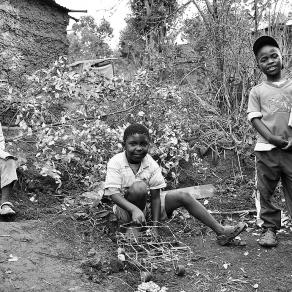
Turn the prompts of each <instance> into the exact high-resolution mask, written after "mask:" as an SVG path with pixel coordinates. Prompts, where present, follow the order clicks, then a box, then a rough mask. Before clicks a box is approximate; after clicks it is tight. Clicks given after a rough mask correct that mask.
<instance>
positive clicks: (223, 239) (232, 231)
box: [217, 222, 247, 245]
mask: <svg viewBox="0 0 292 292" xmlns="http://www.w3.org/2000/svg"><path fill="white" fill-rule="evenodd" d="M246 227H247V225H246V223H243V222H240V223H238V224H237V225H236V226H224V232H223V233H222V234H218V235H217V242H218V244H219V245H227V244H229V243H230V242H231V241H232V240H233V239H234V238H235V237H236V236H238V235H239V234H240V233H241V232H242V231H244V230H245V228H246Z"/></svg>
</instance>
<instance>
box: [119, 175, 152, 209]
mask: <svg viewBox="0 0 292 292" xmlns="http://www.w3.org/2000/svg"><path fill="white" fill-rule="evenodd" d="M147 194H148V190H147V185H146V183H145V182H143V181H137V182H134V183H133V184H132V185H131V187H130V188H129V189H128V191H127V193H126V194H125V198H126V199H127V200H128V201H129V202H131V203H132V204H134V205H136V206H137V207H138V208H139V209H140V210H142V211H143V210H144V209H145V207H146V201H147Z"/></svg>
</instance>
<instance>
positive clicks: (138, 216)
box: [132, 207, 146, 224]
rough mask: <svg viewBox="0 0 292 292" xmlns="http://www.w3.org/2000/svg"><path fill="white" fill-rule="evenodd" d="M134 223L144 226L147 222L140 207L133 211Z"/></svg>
mask: <svg viewBox="0 0 292 292" xmlns="http://www.w3.org/2000/svg"><path fill="white" fill-rule="evenodd" d="M132 221H133V223H136V224H143V223H145V221H146V220H145V216H144V213H143V212H142V211H141V209H139V208H138V207H137V208H135V209H134V210H133V211H132Z"/></svg>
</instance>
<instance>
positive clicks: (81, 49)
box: [68, 16, 113, 61]
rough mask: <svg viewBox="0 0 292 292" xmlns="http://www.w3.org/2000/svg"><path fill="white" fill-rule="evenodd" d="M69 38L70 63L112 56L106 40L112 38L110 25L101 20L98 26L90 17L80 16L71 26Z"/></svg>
mask: <svg viewBox="0 0 292 292" xmlns="http://www.w3.org/2000/svg"><path fill="white" fill-rule="evenodd" d="M72 31H73V32H72V33H70V34H69V35H68V38H69V43H70V46H69V58H70V60H71V61H77V60H82V59H95V58H104V57H108V56H110V55H111V54H112V51H111V49H110V47H109V45H108V40H109V39H110V38H112V33H113V29H112V28H111V26H110V23H109V22H108V21H107V20H105V19H102V21H101V23H100V24H99V25H97V24H96V22H95V20H94V18H93V17H92V16H82V17H81V18H80V20H79V22H76V23H74V24H73V26H72Z"/></svg>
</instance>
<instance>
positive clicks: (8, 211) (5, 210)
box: [0, 202, 15, 216]
mask: <svg viewBox="0 0 292 292" xmlns="http://www.w3.org/2000/svg"><path fill="white" fill-rule="evenodd" d="M12 208H13V204H12V203H10V202H4V203H2V204H1V205H0V215H2V216H10V215H14V214H15V211H14V210H13V209H12Z"/></svg>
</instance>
